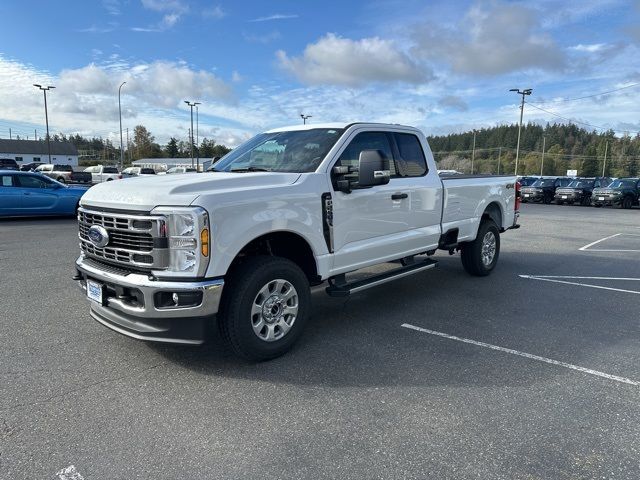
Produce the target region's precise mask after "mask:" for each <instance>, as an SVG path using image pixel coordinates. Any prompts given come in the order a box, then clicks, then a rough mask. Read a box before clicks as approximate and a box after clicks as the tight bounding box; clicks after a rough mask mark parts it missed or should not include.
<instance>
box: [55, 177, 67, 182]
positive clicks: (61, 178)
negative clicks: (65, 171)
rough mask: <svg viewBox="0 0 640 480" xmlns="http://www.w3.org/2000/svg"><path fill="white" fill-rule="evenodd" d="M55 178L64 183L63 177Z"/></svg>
mask: <svg viewBox="0 0 640 480" xmlns="http://www.w3.org/2000/svg"><path fill="white" fill-rule="evenodd" d="M56 180H58V181H59V182H60V183H65V181H64V177H58V178H56Z"/></svg>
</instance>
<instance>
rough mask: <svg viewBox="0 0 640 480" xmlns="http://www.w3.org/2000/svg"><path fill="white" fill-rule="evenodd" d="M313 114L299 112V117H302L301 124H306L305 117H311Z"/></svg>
mask: <svg viewBox="0 0 640 480" xmlns="http://www.w3.org/2000/svg"><path fill="white" fill-rule="evenodd" d="M312 116H313V115H305V114H304V113H301V114H300V118H302V124H303V125H306V124H307V119H308V118H311V117H312Z"/></svg>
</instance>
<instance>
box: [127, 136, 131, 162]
mask: <svg viewBox="0 0 640 480" xmlns="http://www.w3.org/2000/svg"><path fill="white" fill-rule="evenodd" d="M127 153H128V154H129V163H131V147H130V146H129V127H127Z"/></svg>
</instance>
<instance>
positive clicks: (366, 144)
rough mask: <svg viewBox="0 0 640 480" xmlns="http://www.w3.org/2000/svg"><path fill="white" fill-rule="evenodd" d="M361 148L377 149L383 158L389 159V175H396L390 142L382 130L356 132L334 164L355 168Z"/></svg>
mask: <svg viewBox="0 0 640 480" xmlns="http://www.w3.org/2000/svg"><path fill="white" fill-rule="evenodd" d="M363 150H379V151H380V152H381V153H382V154H383V155H384V157H385V158H387V159H389V170H390V171H391V176H392V177H395V176H396V175H397V174H396V166H395V162H394V160H393V154H392V153H391V143H390V142H389V137H388V136H387V134H386V133H384V132H363V133H359V134H357V135H356V136H355V137H354V139H353V140H351V143H349V145H348V146H347V148H346V149H345V150H344V151H343V152H342V155H340V158H339V159H338V161H337V162H336V165H337V166H349V167H354V168H355V169H357V168H358V160H359V159H360V152H362V151H363Z"/></svg>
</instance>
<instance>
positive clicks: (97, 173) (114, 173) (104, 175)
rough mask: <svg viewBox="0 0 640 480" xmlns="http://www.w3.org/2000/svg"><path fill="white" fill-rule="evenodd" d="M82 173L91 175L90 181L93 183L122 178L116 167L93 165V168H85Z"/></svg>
mask: <svg viewBox="0 0 640 480" xmlns="http://www.w3.org/2000/svg"><path fill="white" fill-rule="evenodd" d="M84 171H85V172H89V173H90V174H91V181H92V182H93V183H102V182H110V181H112V180H118V179H120V178H122V175H121V174H120V171H119V170H118V167H110V166H105V165H94V166H93V167H87V168H85V169H84Z"/></svg>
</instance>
